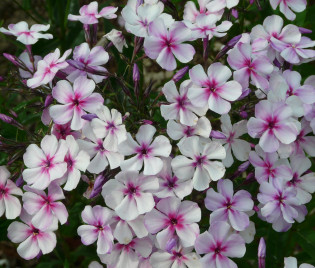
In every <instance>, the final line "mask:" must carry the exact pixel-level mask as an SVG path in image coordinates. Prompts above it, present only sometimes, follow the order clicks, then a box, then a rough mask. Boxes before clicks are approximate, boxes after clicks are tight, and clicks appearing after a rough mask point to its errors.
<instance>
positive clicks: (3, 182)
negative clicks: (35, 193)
mask: <svg viewBox="0 0 315 268" xmlns="http://www.w3.org/2000/svg"><path fill="white" fill-rule="evenodd" d="M10 175H11V174H10V172H9V171H8V169H7V168H6V167H5V166H0V217H1V216H2V215H3V214H4V212H5V217H6V218H7V219H15V218H16V217H17V216H19V215H20V213H21V203H20V201H19V199H18V198H17V197H15V195H20V196H21V195H23V192H22V190H21V189H20V188H18V187H17V186H16V185H15V183H14V182H13V181H11V180H9V178H10Z"/></svg>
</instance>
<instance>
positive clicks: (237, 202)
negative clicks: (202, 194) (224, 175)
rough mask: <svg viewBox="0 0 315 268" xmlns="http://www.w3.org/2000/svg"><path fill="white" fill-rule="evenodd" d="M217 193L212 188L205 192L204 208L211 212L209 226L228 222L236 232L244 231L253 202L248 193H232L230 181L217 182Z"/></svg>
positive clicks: (241, 191) (242, 191)
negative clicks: (217, 222)
mask: <svg viewBox="0 0 315 268" xmlns="http://www.w3.org/2000/svg"><path fill="white" fill-rule="evenodd" d="M217 188H218V192H215V191H214V190H213V189H212V188H211V189H209V190H208V191H207V197H206V199H205V205H206V208H207V209H209V210H210V211H212V213H211V214H210V225H211V224H213V223H214V222H216V221H225V222H228V223H229V224H230V225H231V226H232V228H233V229H234V230H236V231H244V230H245V229H246V228H247V227H248V226H249V216H248V215H247V214H246V212H249V211H251V210H252V209H253V207H254V202H253V200H252V198H251V195H250V193H249V192H247V191H245V190H240V191H237V192H236V193H235V194H234V193H233V183H232V181H230V180H228V179H226V180H219V182H218V184H217Z"/></svg>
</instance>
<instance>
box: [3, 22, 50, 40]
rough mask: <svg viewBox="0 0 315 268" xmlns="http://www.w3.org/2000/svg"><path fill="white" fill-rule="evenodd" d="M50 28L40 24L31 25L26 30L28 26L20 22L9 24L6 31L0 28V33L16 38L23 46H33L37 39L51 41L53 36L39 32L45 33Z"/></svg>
mask: <svg viewBox="0 0 315 268" xmlns="http://www.w3.org/2000/svg"><path fill="white" fill-rule="evenodd" d="M49 28H50V25H49V24H48V25H42V24H33V25H32V26H31V28H30V29H29V28H28V24H27V22H25V21H20V22H18V23H16V24H10V25H9V26H8V30H7V29H5V28H3V27H1V28H0V32H1V33H4V34H7V35H13V36H16V37H17V39H16V40H17V41H19V42H21V43H22V44H24V45H33V44H35V43H36V42H37V41H38V39H41V38H43V39H52V38H53V36H52V35H51V34H43V33H41V32H46V31H48V29H49Z"/></svg>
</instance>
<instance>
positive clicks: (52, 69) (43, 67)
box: [27, 48, 71, 88]
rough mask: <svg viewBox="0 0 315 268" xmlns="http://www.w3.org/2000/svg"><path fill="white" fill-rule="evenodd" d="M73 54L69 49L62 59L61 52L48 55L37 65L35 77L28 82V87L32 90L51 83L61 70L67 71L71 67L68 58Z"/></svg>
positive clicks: (57, 51) (56, 51) (57, 49)
mask: <svg viewBox="0 0 315 268" xmlns="http://www.w3.org/2000/svg"><path fill="white" fill-rule="evenodd" d="M70 54H71V49H68V50H67V51H66V52H65V53H64V54H63V56H62V57H60V50H59V48H56V50H55V51H54V52H52V53H49V54H48V55H46V56H45V57H44V58H43V59H42V60H40V61H38V63H37V70H36V72H35V73H34V75H33V77H32V78H30V79H28V80H27V86H28V87H30V88H35V87H39V86H41V85H45V84H48V83H49V82H51V81H52V80H53V79H54V77H55V75H56V73H57V72H58V71H59V70H62V69H65V68H66V67H68V66H69V64H68V63H67V62H66V58H67V57H68V56H69V55H70Z"/></svg>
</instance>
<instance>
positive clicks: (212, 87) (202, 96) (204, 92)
mask: <svg viewBox="0 0 315 268" xmlns="http://www.w3.org/2000/svg"><path fill="white" fill-rule="evenodd" d="M189 76H190V79H191V80H192V82H193V83H194V85H193V86H192V87H191V88H190V89H189V91H188V98H189V99H190V100H191V102H192V104H193V105H195V106H197V107H198V106H199V107H204V106H208V107H209V109H210V110H211V111H214V112H216V113H218V114H226V113H228V112H229V111H230V109H231V103H230V101H235V100H237V99H238V98H239V97H240V96H241V94H242V87H241V85H240V84H239V83H238V82H236V81H228V82H227V80H228V79H229V78H230V77H231V76H232V72H231V70H230V69H229V68H228V67H226V66H224V65H222V64H221V63H219V62H217V63H213V64H211V65H210V67H209V68H208V72H207V74H206V73H205V71H204V69H203V67H202V66H201V65H200V64H199V65H196V66H194V67H193V68H192V69H191V70H190V71H189Z"/></svg>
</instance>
